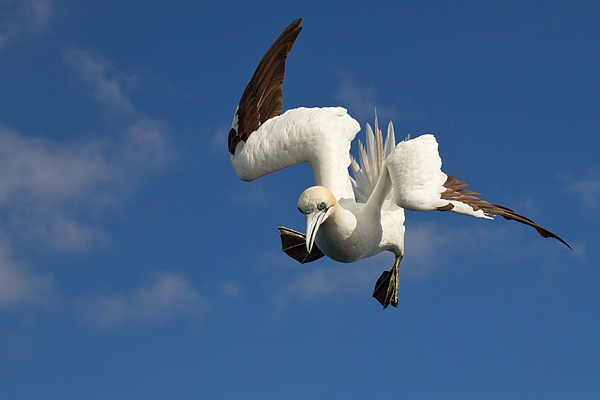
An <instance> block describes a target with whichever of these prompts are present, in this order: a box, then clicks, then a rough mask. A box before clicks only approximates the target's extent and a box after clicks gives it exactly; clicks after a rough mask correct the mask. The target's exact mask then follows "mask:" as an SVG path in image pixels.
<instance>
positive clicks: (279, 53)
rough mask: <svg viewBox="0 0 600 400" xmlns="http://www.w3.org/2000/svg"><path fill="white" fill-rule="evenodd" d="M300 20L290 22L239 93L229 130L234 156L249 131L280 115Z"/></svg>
mask: <svg viewBox="0 0 600 400" xmlns="http://www.w3.org/2000/svg"><path fill="white" fill-rule="evenodd" d="M301 22H302V18H298V19H297V20H295V21H294V22H292V23H291V24H290V25H289V26H288V27H287V28H285V30H284V31H283V32H282V33H281V35H279V37H278V38H277V40H275V42H274V43H273V44H272V45H271V47H269V49H268V50H267V52H266V53H265V55H264V56H263V58H262V59H261V60H260V63H259V64H258V66H257V67H256V71H254V75H252V79H250V82H248V85H247V86H246V89H244V92H243V93H242V98H241V99H240V102H239V105H238V108H237V110H236V111H235V116H234V119H233V124H232V126H231V130H230V131H229V137H228V148H229V152H230V153H231V154H235V148H236V146H237V144H238V143H239V142H240V141H244V142H245V141H246V140H248V137H249V136H250V134H251V133H252V132H254V131H255V130H257V129H258V127H259V126H261V125H262V124H263V123H264V122H265V121H266V120H268V119H269V118H272V117H275V116H277V115H280V114H281V112H282V88H281V84H282V83H283V76H284V73H285V61H286V58H287V55H288V54H289V53H290V51H291V50H292V47H293V46H294V43H295V42H296V38H297V37H298V34H300V31H301V30H302V27H301V26H300V23H301Z"/></svg>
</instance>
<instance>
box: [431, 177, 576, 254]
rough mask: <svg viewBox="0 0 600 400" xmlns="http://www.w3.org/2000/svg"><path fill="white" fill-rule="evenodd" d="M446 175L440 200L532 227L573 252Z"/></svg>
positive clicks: (518, 216) (447, 206)
mask: <svg viewBox="0 0 600 400" xmlns="http://www.w3.org/2000/svg"><path fill="white" fill-rule="evenodd" d="M446 175H448V179H446V183H444V187H445V188H446V191H444V192H443V193H442V194H441V197H442V199H444V200H453V201H459V202H461V203H464V204H467V205H469V206H470V207H471V208H472V209H473V210H475V211H477V210H482V211H483V212H484V214H485V215H487V216H490V217H491V216H494V215H500V216H501V217H504V218H505V219H509V220H513V221H517V222H520V223H522V224H525V225H529V226H532V227H533V228H535V230H536V231H537V232H538V233H539V234H540V235H541V236H542V237H545V238H549V237H551V238H554V239H556V240H558V241H560V242H561V243H562V244H564V245H565V246H567V247H568V248H569V249H571V250H573V249H572V248H571V246H569V244H568V243H567V242H565V241H564V240H562V239H561V238H560V237H558V236H556V235H555V234H554V233H552V232H550V231H549V230H547V229H545V228H542V227H541V226H539V225H538V224H536V223H535V222H533V221H532V220H530V219H529V218H527V217H524V216H522V215H520V214H517V213H516V212H514V211H513V210H511V209H510V208H507V207H504V206H500V205H497V204H492V203H488V202H487V201H485V200H481V199H480V198H479V197H475V196H477V195H479V193H476V192H472V191H470V190H465V188H466V187H467V184H466V183H465V182H463V181H460V180H458V179H456V178H455V177H453V176H452V175H449V174H446ZM453 207H454V206H452V204H450V203H448V204H447V205H446V206H443V207H439V208H438V210H440V211H449V210H451V209H452V208H453Z"/></svg>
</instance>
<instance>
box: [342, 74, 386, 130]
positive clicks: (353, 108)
mask: <svg viewBox="0 0 600 400" xmlns="http://www.w3.org/2000/svg"><path fill="white" fill-rule="evenodd" d="M339 76H340V88H339V90H338V91H337V92H336V93H335V94H334V98H335V99H336V100H337V101H339V102H340V105H341V106H342V107H345V108H347V109H348V111H349V112H350V114H351V115H353V116H354V117H355V118H358V119H359V120H363V121H365V120H367V121H371V120H373V118H374V115H375V110H377V115H378V117H379V119H380V121H384V122H385V124H383V126H387V122H388V121H389V120H390V119H393V118H394V117H396V116H397V112H396V110H395V109H394V108H393V107H391V106H384V105H382V104H378V103H377V102H376V97H377V91H376V90H375V88H374V87H372V86H360V85H358V84H357V83H356V82H355V81H354V78H353V77H352V75H350V74H349V73H347V72H343V71H339Z"/></svg>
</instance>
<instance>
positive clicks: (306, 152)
mask: <svg viewBox="0 0 600 400" xmlns="http://www.w3.org/2000/svg"><path fill="white" fill-rule="evenodd" d="M234 123H235V121H234ZM359 131H360V125H359V123H358V122H357V121H356V120H355V119H353V118H352V117H351V116H350V115H348V113H347V111H346V109H344V108H342V107H331V108H295V109H292V110H288V111H286V112H285V113H283V114H282V115H279V116H276V117H273V118H271V119H269V120H267V121H266V122H265V123H263V124H262V125H261V126H260V127H259V128H258V129H257V130H256V131H255V132H253V133H252V134H251V135H250V136H249V138H248V140H247V141H246V142H243V141H240V142H239V143H238V144H237V147H236V149H235V152H234V153H235V155H231V164H232V165H233V168H234V170H235V173H236V174H237V176H238V177H239V178H240V179H242V180H244V181H251V180H254V179H257V178H260V177H261V176H264V175H267V174H269V173H271V172H275V171H277V170H280V169H282V168H286V167H289V166H292V165H295V164H299V163H302V162H308V163H309V164H310V166H311V168H312V170H313V174H314V178H315V184H316V185H319V186H325V187H326V188H328V189H329V190H330V191H331V192H332V193H333V195H334V196H335V197H336V199H338V200H339V199H341V198H348V199H354V192H353V190H352V184H351V180H350V175H349V174H348V166H349V165H350V143H351V142H352V140H353V139H354V137H355V136H356V134H357V133H358V132H359Z"/></svg>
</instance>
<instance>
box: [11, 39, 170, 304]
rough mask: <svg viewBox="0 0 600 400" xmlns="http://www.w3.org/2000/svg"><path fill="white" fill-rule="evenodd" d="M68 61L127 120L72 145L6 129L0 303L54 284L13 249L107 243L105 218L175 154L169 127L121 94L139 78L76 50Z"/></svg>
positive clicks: (74, 248) (30, 296)
mask: <svg viewBox="0 0 600 400" xmlns="http://www.w3.org/2000/svg"><path fill="white" fill-rule="evenodd" d="M67 59H68V60H69V63H70V64H71V65H72V66H73V67H74V68H75V71H76V72H77V75H78V76H79V77H80V78H81V79H82V81H83V82H84V83H85V84H86V85H90V86H91V87H92V91H91V94H92V96H93V98H94V99H96V100H98V102H99V103H100V104H101V105H102V106H103V107H107V108H109V109H110V110H111V111H115V110H118V111H119V112H121V113H125V114H126V115H127V118H124V119H123V118H120V119H118V120H117V122H118V124H117V125H116V126H117V127H118V129H121V130H122V131H121V134H120V135H118V136H115V135H106V136H105V137H101V138H98V139H93V140H90V141H88V142H81V141H77V142H73V143H69V142H58V141H56V140H51V139H44V138H41V137H33V138H32V137H25V136H24V135H21V134H20V133H19V132H17V131H15V130H10V129H6V128H2V127H1V126H0V222H1V224H0V237H5V238H6V240H5V241H4V242H2V243H4V245H5V246H6V249H5V251H4V253H2V254H0V263H2V264H1V265H2V270H1V271H0V273H1V274H2V276H4V278H5V280H4V282H12V283H11V284H10V288H11V289H10V290H8V289H6V288H7V287H8V286H4V288H5V294H4V296H8V297H6V299H7V300H4V301H0V305H2V304H4V305H6V304H16V303H28V302H31V301H34V300H35V299H36V298H37V297H36V296H35V295H34V292H35V290H33V288H36V287H37V288H42V287H43V288H46V289H48V288H50V287H51V285H50V283H49V282H50V280H49V278H48V277H46V276H40V275H38V274H36V273H35V272H32V271H31V270H28V269H26V268H25V267H24V264H22V263H15V262H12V261H10V260H11V259H10V257H7V256H6V255H7V254H8V255H9V254H10V253H11V249H12V247H11V246H10V245H9V244H19V245H20V246H21V247H22V248H28V247H32V246H34V247H35V248H36V249H41V250H42V251H43V250H46V251H48V250H49V251H58V252H65V251H66V252H82V251H89V250H90V249H92V248H94V247H96V246H98V245H103V244H106V243H107V242H108V241H109V240H110V236H109V235H108V234H107V233H106V232H105V231H104V230H103V227H102V224H101V222H100V221H102V216H103V215H104V213H105V212H107V211H108V210H111V209H115V208H119V207H121V206H122V204H123V203H124V202H125V201H126V200H127V199H128V198H129V197H130V196H131V195H132V194H133V192H134V191H135V188H136V183H137V182H138V181H140V178H141V177H143V176H145V175H147V174H148V172H149V171H152V170H155V169H157V168H160V167H161V166H163V165H164V163H165V162H166V161H167V160H168V159H169V158H170V157H171V155H172V147H171V144H170V142H169V140H168V136H167V133H166V132H167V131H168V130H169V127H168V125H167V124H166V123H164V122H162V121H159V120H155V119H152V118H149V117H146V116H144V115H142V114H140V113H138V112H137V111H136V110H135V108H134V106H133V103H132V102H131V100H130V99H129V98H127V97H126V96H125V94H124V93H125V91H123V90H122V89H121V87H122V86H121V84H122V82H127V81H128V80H132V79H133V78H131V79H130V77H127V76H125V75H124V74H121V73H120V72H119V71H118V70H117V69H116V68H115V67H114V66H113V65H112V63H110V61H108V60H107V59H106V58H104V57H102V56H98V55H92V54H91V53H86V52H81V51H77V50H70V51H69V52H68V56H67ZM109 118H110V117H109ZM119 124H120V128H119ZM113 126H114V124H113ZM0 244H1V243H0ZM3 254H4V255H5V256H3ZM0 296H3V294H0Z"/></svg>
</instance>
